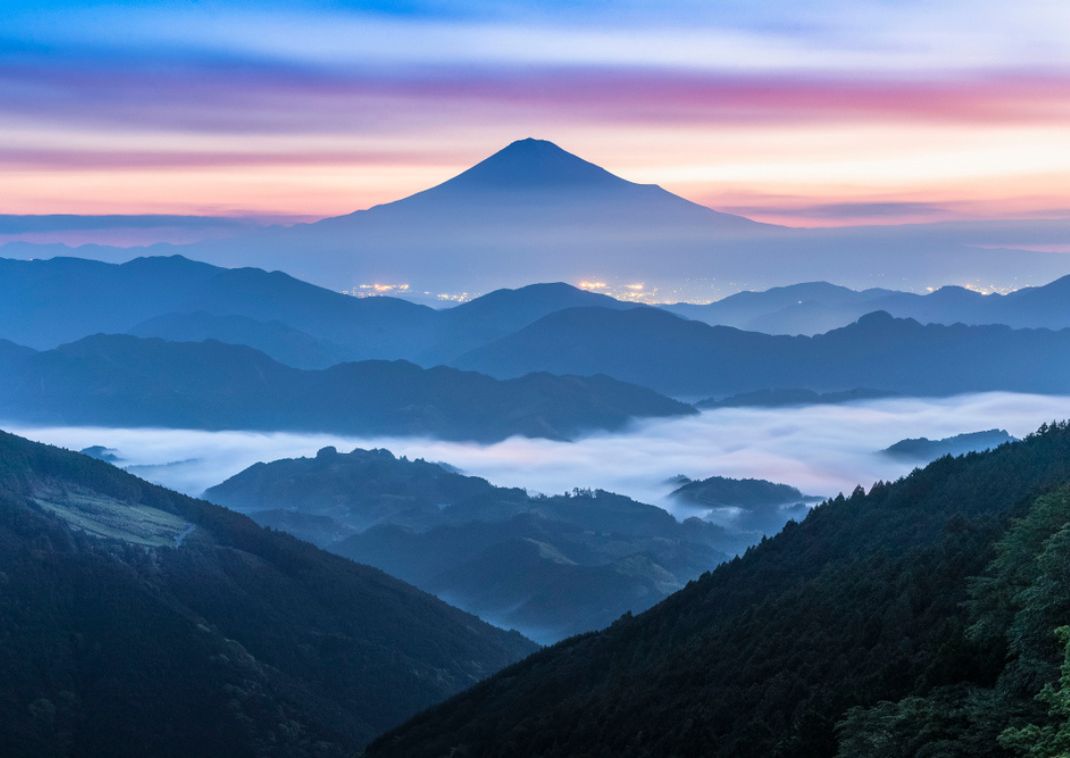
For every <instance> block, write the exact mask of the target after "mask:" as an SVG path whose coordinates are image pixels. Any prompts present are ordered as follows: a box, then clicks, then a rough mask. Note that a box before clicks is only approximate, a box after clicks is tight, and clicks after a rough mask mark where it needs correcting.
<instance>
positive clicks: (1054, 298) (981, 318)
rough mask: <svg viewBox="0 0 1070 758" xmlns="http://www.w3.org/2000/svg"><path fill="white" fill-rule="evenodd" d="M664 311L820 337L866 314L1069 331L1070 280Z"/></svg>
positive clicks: (823, 289) (834, 290)
mask: <svg viewBox="0 0 1070 758" xmlns="http://www.w3.org/2000/svg"><path fill="white" fill-rule="evenodd" d="M663 307H664V308H665V310H668V311H670V312H672V313H676V314H678V315H681V316H684V317H686V318H691V319H696V320H698V321H704V322H706V323H708V324H722V325H724V326H735V327H738V328H740V329H746V330H748V331H755V332H765V333H767V334H820V333H822V332H827V331H829V330H830V329H835V328H837V327H841V326H845V325H847V324H849V323H851V322H852V321H855V320H857V319H858V318H859V317H861V316H862V315H864V314H866V313H870V312H872V311H876V310H883V311H887V312H888V313H891V314H892V315H893V316H897V317H900V318H913V319H916V320H918V321H920V322H922V323H937V324H955V323H963V324H977V325H980V324H1006V325H1007V326H1013V327H1018V328H1027V327H1028V328H1048V329H1065V328H1067V327H1070V276H1067V277H1063V278H1061V279H1057V280H1056V281H1054V282H1051V283H1049V284H1045V285H1043V286H1039V287H1023V288H1022V289H1019V290H1015V291H1014V292H1011V293H1009V294H1007V295H1000V294H998V293H993V294H990V295H982V294H981V293H979V292H974V291H972V290H968V289H965V288H963V287H950V286H949V287H941V288H940V289H938V290H935V291H934V292H931V293H929V294H927V295H917V294H914V293H911V292H893V291H891V290H883V289H871V290H864V291H862V292H856V291H854V290H851V289H848V288H846V287H837V286H835V285H831V284H828V283H827V282H812V283H808V284H797V285H792V286H788V287H776V288H773V289H770V290H766V291H765V292H740V293H738V294H736V295H730V296H729V297H726V298H724V299H723V300H718V301H717V302H714V303H709V304H708V305H694V304H689V303H677V304H675V305H668V306H663Z"/></svg>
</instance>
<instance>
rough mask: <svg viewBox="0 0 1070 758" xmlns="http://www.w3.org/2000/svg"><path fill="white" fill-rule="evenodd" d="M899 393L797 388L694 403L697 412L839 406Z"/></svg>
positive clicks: (880, 398)
mask: <svg viewBox="0 0 1070 758" xmlns="http://www.w3.org/2000/svg"><path fill="white" fill-rule="evenodd" d="M897 395H898V393H896V392H887V391H885V390H871V389H866V388H865V387H858V388H856V389H850V390H843V391H840V392H814V391H813V390H804V389H799V388H797V387H789V388H785V389H774V390H770V389H764V390H754V391H753V392H741V393H739V394H736V395H729V396H728V397H721V398H707V399H706V400H700V401H699V402H697V403H695V407H696V408H785V407H791V406H799V405H840V404H842V403H856V402H860V401H864V400H882V399H885V398H892V397H896V396H897Z"/></svg>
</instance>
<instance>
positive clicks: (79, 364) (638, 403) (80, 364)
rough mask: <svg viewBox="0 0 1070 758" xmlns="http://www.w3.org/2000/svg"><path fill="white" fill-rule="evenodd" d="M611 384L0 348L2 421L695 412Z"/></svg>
mask: <svg viewBox="0 0 1070 758" xmlns="http://www.w3.org/2000/svg"><path fill="white" fill-rule="evenodd" d="M694 412H695V411H694V409H693V408H691V407H690V406H688V405H683V404H681V403H677V402H676V401H674V400H670V399H668V398H665V397H662V396H660V395H658V394H656V393H654V392H652V391H650V390H647V389H644V388H641V387H633V386H631V385H627V384H623V383H621V382H618V381H616V380H613V379H610V378H608V377H590V378H581V377H564V376H550V375H548V374H537V375H532V376H527V377H523V378H521V379H517V380H515V381H504V382H502V381H497V380H494V379H491V378H490V377H487V376H483V375H480V374H475V373H471V372H463V371H458V370H456V369H451V368H445V367H438V368H433V369H421V368H419V367H418V366H415V365H413V364H411V363H407V362H404V361H363V362H360V363H342V364H338V365H336V366H333V367H331V368H329V369H324V370H319V371H302V370H298V369H295V368H291V367H289V366H284V365H282V364H281V363H277V362H275V361H273V360H272V359H270V358H268V357H267V356H266V355H264V354H263V353H260V352H257V351H256V350H253V349H251V348H248V347H242V346H238V345H226V344H223V343H220V342H214V341H209V342H165V341H163V340H158V339H139V338H136V337H129V336H122V335H96V336H94V337H87V338H85V339H83V340H79V341H78V342H74V343H71V344H69V345H63V346H61V347H59V348H56V349H54V350H49V351H44V352H33V351H28V350H26V349H24V348H19V347H18V346H14V345H11V344H10V343H7V344H6V345H5V344H0V417H2V418H6V419H9V420H14V421H22V422H29V423H63V424H100V425H105V426H167V427H186V428H198V429H301V430H310V431H333V432H342V433H350V434H402V435H416V434H420V435H429V436H436V437H441V438H449V439H473V440H481V441H489V440H499V439H504V438H506V437H509V436H511V435H526V436H530V437H549V438H554V439H567V438H570V437H572V436H574V435H576V434H578V433H579V432H581V431H584V430H589V429H612V428H617V427H620V426H622V425H624V424H625V423H627V421H628V420H629V419H630V418H633V417H636V416H672V415H678V414H687V413H694Z"/></svg>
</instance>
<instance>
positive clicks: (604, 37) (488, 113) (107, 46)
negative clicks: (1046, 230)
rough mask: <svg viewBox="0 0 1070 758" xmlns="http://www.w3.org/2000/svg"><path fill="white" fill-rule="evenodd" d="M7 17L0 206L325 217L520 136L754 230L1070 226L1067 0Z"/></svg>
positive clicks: (113, 10)
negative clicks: (772, 225) (1038, 222)
mask: <svg viewBox="0 0 1070 758" xmlns="http://www.w3.org/2000/svg"><path fill="white" fill-rule="evenodd" d="M0 9H2V15H3V23H2V24H0V136H2V138H3V139H2V140H0V198H2V202H0V213H6V214H26V213H32V214H38V213H84V214H124V213H164V214H172V213H173V214H208V215H253V216H263V217H267V218H271V219H282V220H287V219H308V218H318V217H323V216H329V215H337V214H341V213H348V212H351V211H353V210H356V209H359V208H366V207H370V206H372V205H375V204H377V203H382V202H388V201H390V200H393V199H397V198H399V197H403V196H405V195H407V194H410V193H412V192H415V191H418V190H420V189H423V188H426V187H428V186H430V185H433V184H436V183H438V182H441V181H443V180H445V179H447V178H449V177H450V176H453V175H455V174H456V173H459V172H460V171H461V170H463V169H464V168H466V167H467V166H469V165H471V164H472V163H474V162H476V161H478V160H479V159H481V158H483V157H485V156H486V155H488V154H490V153H492V152H494V151H495V150H497V149H499V148H501V147H503V146H504V145H505V144H507V143H509V142H511V141H513V140H515V139H518V138H522V137H527V136H535V137H540V138H544V139H549V140H552V141H554V142H557V143H558V144H559V145H561V146H562V147H564V148H565V149H568V150H570V151H572V152H574V153H577V154H579V155H581V156H582V157H584V158H586V159H588V160H591V161H594V162H595V163H598V164H599V165H602V166H604V167H606V168H608V169H609V170H611V171H613V172H614V173H616V174H618V175H620V176H623V177H624V178H626V179H631V180H633V181H639V182H650V183H658V184H661V185H662V186H664V187H666V188H667V189H669V190H671V191H673V192H676V193H678V194H681V195H683V196H685V197H687V198H689V199H692V200H695V201H696V202H700V203H704V204H706V205H710V206H712V207H716V208H718V209H721V210H727V211H731V212H737V213H742V214H744V215H748V216H751V217H753V218H757V219H760V220H766V221H774V222H780V223H788V224H794V225H839V224H854V223H897V222H904V221H912V222H913V221H935V220H942V219H955V218H1050V217H1062V218H1065V217H1067V216H1070V45H1068V44H1066V39H1067V37H1068V35H1070V3H1067V2H1065V0H1021V1H1020V2H1015V3H1007V2H992V1H990V0H945V1H943V2H935V1H934V2H923V1H922V0H898V1H896V2H891V1H889V2H873V1H872V0H867V1H861V2H860V1H857V0H856V1H855V2H845V1H841V0H812V1H811V2H807V3H799V2H796V1H795V0H770V1H768V2H762V3H754V2H747V1H744V0H739V1H736V0H720V1H715V0H705V1H699V0H664V1H663V2H657V3H649V2H638V1H629V0H624V1H622V2H594V1H592V2H584V1H583V0H579V1H573V2H564V1H560V0H558V1H554V0H551V1H549V2H501V1H497V0H475V1H473V2H465V3H449V2H442V1H441V0H439V1H437V2H436V1H434V0H427V1H422V0H400V1H399V2H363V3H362V2H345V1H344V0H334V1H333V2H332V1H328V0H324V1H323V2H305V3H294V2H280V1H278V0H260V1H258V2H221V1H219V0H202V1H201V2H182V1H181V0H171V1H169V2H155V1H154V0H141V1H140V2H136V3H124V2H111V3H99V2H94V0H79V1H78V2H74V1H72V0H56V1H48V0H45V1H43V2H22V1H20V0H0Z"/></svg>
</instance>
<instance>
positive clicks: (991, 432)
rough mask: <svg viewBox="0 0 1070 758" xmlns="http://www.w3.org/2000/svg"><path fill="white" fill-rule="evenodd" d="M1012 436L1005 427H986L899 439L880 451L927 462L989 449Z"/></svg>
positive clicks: (1008, 440)
mask: <svg viewBox="0 0 1070 758" xmlns="http://www.w3.org/2000/svg"><path fill="white" fill-rule="evenodd" d="M1014 441H1015V440H1014V437H1012V436H1011V435H1009V434H1008V433H1007V431H1006V430H1005V429H988V430H986V431H983V432H968V433H966V434H956V435H954V436H953V437H944V438H943V439H939V440H931V439H928V438H927V437H918V438H915V439H905V440H899V442H896V443H895V444H894V445H892V446H891V447H888V448H886V449H885V450H883V451H882V452H884V453H885V454H886V455H891V456H894V457H896V458H905V459H908V460H915V461H922V462H926V463H927V462H929V461H934V460H936V459H937V458H940V457H942V456H945V455H964V454H966V453H977V452H981V451H983V450H991V449H992V448H994V447H999V446H1000V445H1003V444H1005V443H1007V442H1014Z"/></svg>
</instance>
